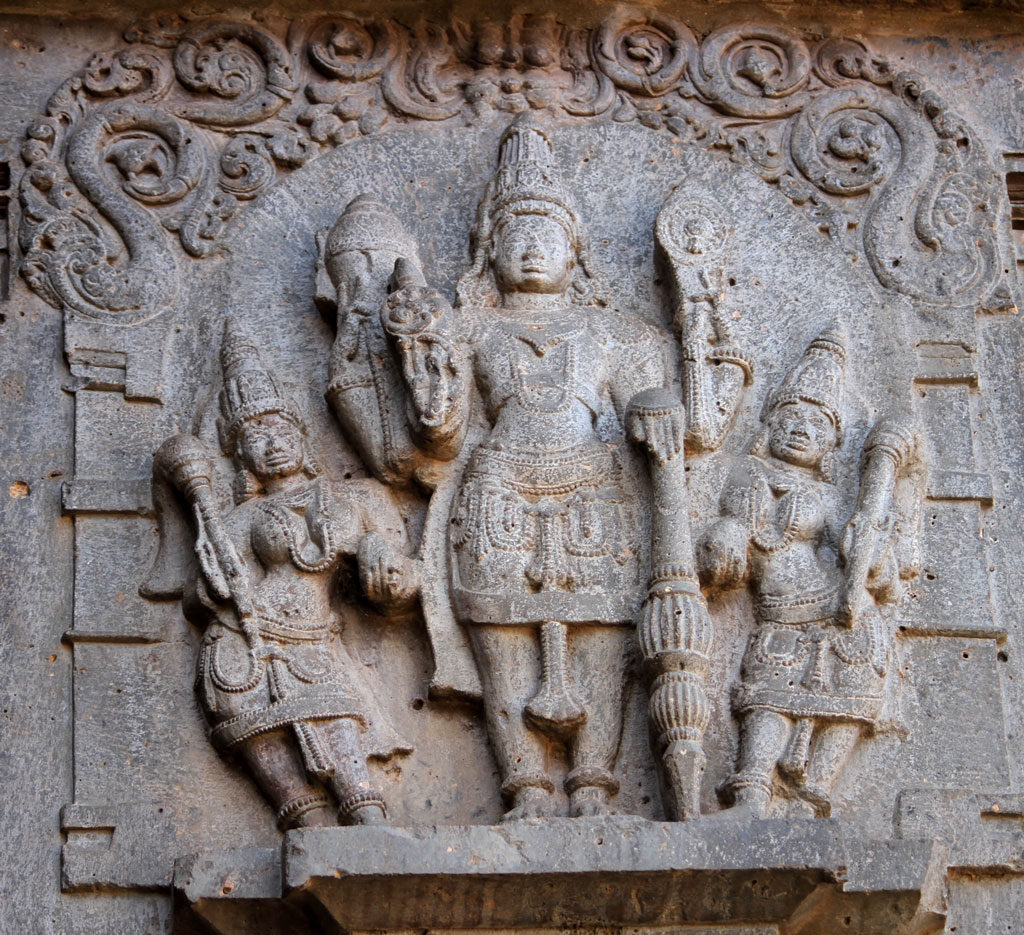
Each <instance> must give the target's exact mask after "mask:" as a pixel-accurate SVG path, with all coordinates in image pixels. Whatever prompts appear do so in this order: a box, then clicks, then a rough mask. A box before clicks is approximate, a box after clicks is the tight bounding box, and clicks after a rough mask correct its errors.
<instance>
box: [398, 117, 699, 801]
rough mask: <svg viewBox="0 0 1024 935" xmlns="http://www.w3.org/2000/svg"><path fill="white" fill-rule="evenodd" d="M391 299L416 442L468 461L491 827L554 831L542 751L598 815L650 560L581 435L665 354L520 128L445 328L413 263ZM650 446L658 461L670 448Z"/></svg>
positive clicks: (610, 474) (659, 438)
mask: <svg viewBox="0 0 1024 935" xmlns="http://www.w3.org/2000/svg"><path fill="white" fill-rule="evenodd" d="M394 285H395V286H396V291H395V292H394V293H393V294H392V295H391V297H390V298H389V299H388V302H387V305H386V307H385V309H384V311H383V316H384V318H383V320H384V327H385V330H386V331H387V333H388V335H389V336H390V339H391V340H392V342H393V345H394V347H395V351H396V354H397V356H398V358H399V360H400V362H401V372H402V377H403V380H404V382H405V386H406V388H407V392H408V397H409V400H410V403H411V412H412V414H413V420H412V425H413V432H414V435H415V436H416V438H417V439H418V440H419V443H420V445H421V446H422V447H423V448H424V449H425V450H426V451H427V452H429V453H430V454H431V455H433V456H434V457H437V458H440V459H452V458H455V457H456V456H457V455H458V454H459V453H460V451H461V452H464V453H465V454H464V457H463V458H462V459H461V462H460V469H461V470H462V476H461V480H460V481H459V484H458V492H457V494H456V495H455V497H454V499H453V507H452V511H451V517H450V526H449V533H448V542H447V546H442V547H446V548H447V549H449V551H450V565H449V570H450V586H451V599H452V600H453V601H454V603H455V607H456V609H457V614H458V617H459V619H460V620H462V621H464V622H465V623H466V624H467V625H468V626H469V628H470V631H471V638H472V645H473V650H474V653H475V656H476V660H477V663H478V665H479V668H480V674H481V680H482V683H483V700H484V707H485V710H486V717H487V724H488V731H489V735H490V738H491V742H492V744H493V747H494V750H495V754H496V756H497V758H498V763H499V768H500V771H501V777H502V791H503V793H504V794H505V796H506V797H507V798H508V800H509V803H510V808H509V811H508V812H507V813H506V815H505V818H506V819H512V818H522V817H528V816H540V815H547V814H551V813H552V810H553V808H554V805H553V800H552V796H551V793H552V792H553V790H554V784H553V780H552V778H551V775H550V772H549V768H548V766H547V762H548V756H547V753H546V744H547V743H548V742H549V741H551V740H554V741H556V742H558V743H563V744H565V745H566V748H567V751H568V756H569V764H570V768H569V773H568V776H567V777H566V779H565V790H566V792H567V793H568V795H569V800H570V806H569V808H570V814H572V815H588V814H599V813H603V812H606V811H608V810H609V809H610V808H611V806H610V800H611V798H612V797H613V796H614V794H615V792H616V789H617V781H616V779H615V775H614V767H615V762H616V757H617V753H618V747H619V740H620V735H621V731H622V687H623V680H624V670H625V665H626V657H627V653H628V651H629V645H630V642H631V640H632V639H633V630H632V624H633V622H634V621H635V619H636V616H637V612H638V609H639V605H640V592H639V586H640V584H641V581H642V575H643V572H642V556H643V554H644V552H645V551H646V547H645V545H644V543H643V542H642V541H641V540H642V533H640V530H641V529H642V528H643V525H642V523H641V522H640V521H639V520H638V518H637V517H638V512H639V511H640V509H641V503H640V497H639V493H638V488H637V486H636V482H635V479H634V478H631V477H630V475H629V473H628V470H627V466H626V465H624V464H623V463H622V460H621V459H620V457H619V456H618V455H617V454H616V452H615V450H614V448H613V447H612V446H611V445H609V444H608V442H606V441H605V440H603V439H602V438H601V437H600V436H599V434H598V432H597V429H596V423H597V420H598V417H599V415H600V413H601V409H602V401H601V400H602V394H607V396H608V397H609V398H610V400H611V402H612V405H613V406H614V408H615V411H616V413H617V414H618V417H619V419H620V420H624V419H625V415H626V409H627V406H628V404H629V402H630V400H631V399H633V398H634V397H636V396H637V394H638V393H640V392H642V391H644V390H650V389H657V388H660V387H664V386H665V385H666V380H667V373H666V364H665V360H664V356H663V352H662V345H661V343H660V342H659V340H658V338H657V336H656V335H655V333H654V332H653V331H652V329H650V328H649V327H648V326H646V325H644V324H643V323H641V322H640V321H638V320H636V319H630V318H627V317H625V316H624V315H622V314H620V313H619V312H617V311H613V310H611V309H609V308H606V307H605V305H604V300H603V299H602V297H601V296H600V293H599V289H598V284H597V279H596V276H595V271H594V270H593V268H592V266H591V263H590V259H589V256H588V254H587V251H586V247H585V242H584V238H583V232H582V227H581V221H580V218H579V215H578V212H577V209H576V207H575V205H574V203H573V200H572V198H571V197H570V195H569V194H568V192H567V191H566V190H565V189H564V187H563V186H562V184H561V182H560V180H559V178H558V175H557V170H556V167H555V163H554V157H553V153H552V147H551V142H550V139H549V137H548V134H547V132H546V131H545V130H544V129H543V128H542V127H541V126H540V125H539V124H537V123H536V122H534V121H532V120H530V119H526V120H519V121H517V122H515V123H514V124H513V125H512V126H511V127H510V128H509V130H508V131H507V132H506V133H505V135H504V136H503V138H502V141H501V154H500V158H499V165H498V170H497V173H496V174H495V176H494V178H493V179H492V181H491V182H490V184H489V185H488V187H487V190H486V192H485V194H484V197H483V199H482V201H481V203H480V209H479V213H478V216H477V224H476V227H475V229H474V232H473V262H472V267H471V268H470V270H469V271H468V272H467V273H466V274H465V275H464V276H463V278H462V280H461V282H460V284H459V302H458V305H457V306H456V308H454V309H453V308H451V307H450V306H449V305H448V303H447V302H446V301H445V300H444V299H443V297H441V296H440V295H439V294H438V293H436V292H434V291H433V290H431V289H429V288H427V287H426V286H425V285H423V279H422V276H421V274H420V272H419V270H418V269H416V268H415V267H414V266H413V265H412V264H410V263H403V262H399V263H397V264H396V270H395V284H394ZM474 385H475V386H476V387H477V388H479V393H480V398H481V403H482V406H481V409H482V411H481V413H480V417H479V418H478V419H477V420H474V409H473V407H472V406H471V402H470V401H471V394H472V390H473V387H474ZM679 428H680V429H681V423H680V424H679ZM647 443H648V444H649V445H650V446H651V447H652V448H653V449H654V451H655V452H656V453H657V456H658V457H659V458H662V459H664V458H667V457H669V456H670V455H671V454H673V453H675V452H676V450H677V449H678V448H681V444H682V438H681V431H677V432H676V433H675V434H673V433H672V432H668V433H659V434H652V435H651V436H650V437H649V438H648V439H647ZM463 465H464V466H463Z"/></svg>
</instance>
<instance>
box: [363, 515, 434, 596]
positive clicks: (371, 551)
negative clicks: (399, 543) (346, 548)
mask: <svg viewBox="0 0 1024 935" xmlns="http://www.w3.org/2000/svg"><path fill="white" fill-rule="evenodd" d="M356 561H357V563H358V566H359V583H360V585H361V586H362V589H363V592H364V593H365V594H366V596H367V597H368V598H369V599H370V600H371V601H372V602H373V603H374V604H378V605H380V606H381V607H387V608H391V609H396V610H397V609H404V608H406V607H409V606H411V605H412V603H413V601H414V600H415V599H416V595H417V594H418V593H419V584H418V582H417V581H416V576H415V574H414V571H413V567H412V563H411V561H410V560H409V559H408V558H406V557H405V556H404V555H399V554H398V553H397V552H395V550H394V549H393V548H392V547H391V546H390V545H389V544H388V542H387V540H386V539H385V538H384V537H383V536H382V535H381V534H380V533H379V532H368V533H366V535H364V536H363V537H362V538H361V539H360V540H359V548H358V551H357V555H356Z"/></svg>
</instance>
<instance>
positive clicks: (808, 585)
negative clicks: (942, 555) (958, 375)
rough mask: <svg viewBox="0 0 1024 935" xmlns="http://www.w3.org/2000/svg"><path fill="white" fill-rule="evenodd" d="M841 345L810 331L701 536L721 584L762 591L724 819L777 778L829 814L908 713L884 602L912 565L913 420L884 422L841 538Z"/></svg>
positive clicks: (737, 699) (763, 802)
mask: <svg viewBox="0 0 1024 935" xmlns="http://www.w3.org/2000/svg"><path fill="white" fill-rule="evenodd" d="M846 354H847V351H846V345H845V341H844V337H843V334H842V331H841V329H839V328H838V327H837V326H833V327H830V328H829V329H826V330H825V331H824V332H822V333H821V334H820V335H819V336H818V337H817V338H815V339H814V341H812V342H811V344H810V346H809V347H808V349H807V351H806V352H805V354H804V356H803V357H802V358H801V360H800V361H799V362H798V363H797V365H796V366H795V367H794V369H793V370H792V371H791V372H790V373H789V375H788V376H787V377H786V379H785V380H784V381H783V383H782V385H781V386H780V387H779V388H778V389H776V390H775V391H774V392H773V393H772V394H771V395H770V396H769V398H768V400H767V401H766V404H765V408H764V411H763V414H762V422H763V426H764V428H763V432H762V433H761V435H760V436H759V437H758V439H757V441H756V443H755V445H754V447H753V449H752V450H751V453H750V455H749V456H747V457H746V458H744V459H742V460H741V461H739V462H738V463H737V464H735V466H734V468H733V470H732V473H731V474H730V476H729V478H728V480H727V482H726V484H725V487H724V489H723V491H722V498H721V510H722V518H721V519H720V520H718V521H717V522H715V523H714V524H713V525H712V526H711V527H710V528H709V529H707V530H706V531H705V532H704V533H703V534H702V535H701V537H700V539H699V541H698V543H697V564H698V568H699V572H700V577H701V581H702V583H703V584H704V585H705V586H706V587H707V588H709V589H710V590H711V592H712V593H715V592H717V591H720V590H722V589H727V588H731V587H734V586H736V585H738V584H741V583H744V582H746V583H748V584H749V585H750V587H751V590H752V592H753V598H754V608H755V609H754V614H755V621H754V630H753V633H752V634H751V637H750V640H749V643H748V646H747V650H746V653H745V655H744V657H743V667H742V676H741V682H740V684H739V685H738V686H736V688H735V691H734V694H733V710H734V711H735V713H736V715H737V716H738V717H739V718H740V719H741V727H740V735H741V736H740V751H739V757H738V763H737V768H736V771H735V772H734V773H733V775H732V776H731V777H730V778H729V779H728V780H727V782H726V783H725V785H724V787H723V789H722V793H723V796H724V797H725V798H726V799H727V800H728V801H731V803H732V807H731V808H730V809H728V810H726V811H725V812H724V813H722V814H723V815H724V816H727V817H729V818H749V817H761V816H764V815H765V814H767V812H768V808H769V806H770V804H771V802H772V798H773V796H774V794H775V792H776V790H777V788H781V789H782V791H784V792H785V793H786V794H787V795H789V796H796V797H799V798H801V799H803V800H805V801H806V802H808V803H810V805H811V806H813V808H814V810H815V812H816V813H817V814H819V815H828V814H830V811H831V802H830V794H831V791H832V786H833V784H834V782H835V780H836V778H837V776H838V775H839V773H840V771H841V770H842V767H843V765H844V763H845V761H846V760H847V758H848V757H849V755H850V753H851V752H852V750H853V748H854V746H855V745H856V744H857V741H858V740H859V738H860V737H861V735H862V734H863V733H864V732H865V731H875V730H882V729H885V728H892V727H893V725H894V724H895V723H896V722H897V713H896V710H895V704H896V698H895V691H896V677H897V671H896V668H897V660H896V655H895V648H894V644H893V636H892V633H891V632H890V631H891V624H890V621H889V619H888V618H887V616H886V615H885V613H884V610H883V605H885V604H890V605H891V604H896V603H898V602H899V601H900V599H901V598H902V597H903V594H904V588H903V581H904V579H907V578H909V577H913V576H914V575H915V574H916V573H917V569H916V567H915V564H914V562H913V559H912V555H913V551H914V549H913V543H914V541H915V537H916V533H917V525H918V524H919V516H918V515H917V511H918V509H919V500H920V496H921V490H922V486H921V485H922V480H923V477H922V473H923V468H922V460H921V455H920V447H919V445H920V443H919V440H918V433H917V429H916V427H915V425H914V424H913V422H912V421H911V420H909V419H908V418H906V417H898V416H886V417H883V418H882V419H880V420H879V422H878V423H877V424H876V425H875V428H874V430H873V431H872V432H871V434H870V435H869V437H868V439H867V441H866V443H865V446H864V460H865V467H864V471H863V475H862V478H861V484H860V493H859V497H858V502H857V507H856V510H855V512H854V514H853V518H852V519H851V520H850V521H849V523H848V524H847V525H846V528H845V531H844V533H843V536H842V539H841V541H840V540H839V539H838V538H837V537H836V536H835V535H834V534H833V530H832V528H830V523H831V522H832V521H833V519H834V516H835V513H836V510H837V503H836V501H837V495H838V492H837V491H836V490H835V487H834V477H835V459H836V454H837V452H838V450H839V447H840V445H841V444H842V438H843V428H844V423H843V418H844V408H845V407H844V395H843V394H844V382H845V373H846ZM830 550H831V552H830ZM837 553H838V554H837ZM837 560H838V561H839V562H841V567H839V566H838V565H837ZM876 602H877V603H876Z"/></svg>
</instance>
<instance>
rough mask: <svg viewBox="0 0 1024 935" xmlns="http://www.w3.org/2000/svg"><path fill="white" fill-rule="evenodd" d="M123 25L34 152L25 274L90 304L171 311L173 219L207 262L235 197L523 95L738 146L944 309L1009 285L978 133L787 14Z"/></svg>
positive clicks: (553, 107) (998, 201)
mask: <svg viewBox="0 0 1024 935" xmlns="http://www.w3.org/2000/svg"><path fill="white" fill-rule="evenodd" d="M126 38H127V39H128V41H129V42H130V43H131V45H130V46H129V47H128V48H125V49H122V50H119V51H115V52H110V53H104V54H102V55H97V56H95V57H94V58H93V59H92V61H90V63H89V64H88V65H87V66H86V68H85V69H83V70H82V71H81V72H79V73H78V74H76V75H74V76H73V77H72V78H70V79H69V80H68V81H66V82H65V83H64V84H63V85H62V86H61V87H60V88H59V89H58V90H57V92H56V93H55V94H54V95H53V97H52V98H51V100H50V102H49V104H48V106H47V111H46V114H45V115H44V116H43V117H41V118H40V119H39V120H38V121H36V122H35V123H34V124H33V125H32V126H30V127H29V129H28V131H27V134H26V140H25V143H24V145H23V149H22V152H23V158H24V160H25V162H26V164H27V166H28V171H26V172H25V174H24V177H23V181H22V184H21V199H22V204H23V208H24V210H23V220H22V225H21V245H22V250H23V253H24V262H23V265H22V274H23V276H24V277H25V279H26V281H27V282H28V283H29V285H30V286H31V288H32V289H33V290H34V291H36V292H37V293H38V294H39V295H40V296H42V297H43V298H44V299H45V300H46V301H48V302H50V303H51V304H53V305H54V306H57V307H61V308H65V309H67V310H69V311H73V312H75V313H77V314H79V315H85V316H88V317H92V318H97V319H100V320H117V321H119V322H121V323H130V322H132V321H137V320H141V319H144V318H146V317H148V316H151V315H153V314H156V313H157V312H159V311H161V310H162V309H163V308H166V307H168V306H169V305H170V303H171V302H172V301H173V298H174V295H175V291H176V283H177V272H176V268H175V261H174V256H173V253H172V250H171V247H170V246H169V244H168V242H167V238H166V234H165V233H164V229H169V230H172V231H176V232H177V234H178V238H179V240H180V242H181V245H182V247H183V249H184V250H185V251H186V252H187V253H188V254H190V255H191V256H196V257H202V256H207V255H209V254H211V253H213V252H215V251H216V250H217V243H218V238H219V237H220V236H221V234H222V232H223V230H224V227H225V224H226V223H227V221H228V220H229V219H230V218H231V216H232V215H233V214H234V213H235V212H236V211H237V209H238V206H239V203H240V202H243V201H245V200H248V199H251V198H254V197H256V196H257V195H259V194H261V193H262V192H264V191H266V190H267V188H269V187H270V186H271V185H273V184H274V182H275V180H276V179H277V177H278V175H279V173H280V172H281V171H283V170H290V169H294V168H296V167H298V166H300V165H302V164H303V163H304V162H305V161H307V160H308V159H310V158H312V157H313V156H315V155H316V154H318V153H320V152H324V151H327V150H328V149H329V148H330V147H332V146H336V145H339V144H342V143H344V142H346V141H347V140H349V139H352V138H355V137H358V136H359V135H361V134H371V133H376V132H379V131H381V130H382V129H384V128H386V126H387V125H388V124H389V123H396V122H405V121H416V120H431V121H438V120H449V119H457V118H459V117H460V116H461V117H462V119H465V120H470V121H471V120H475V119H483V118H486V117H487V116H488V114H491V113H493V112H505V113H517V112H521V111H526V110H544V111H551V112H555V113H558V112H561V113H562V114H564V115H567V116H568V117H569V118H593V117H598V116H605V115H607V116H610V117H612V118H613V119H614V120H615V121H618V122H628V121H633V120H636V121H638V122H640V123H641V124H643V125H644V126H648V127H650V128H652V129H659V130H667V131H668V132H670V133H672V134H673V135H675V136H678V137H680V138H681V139H682V140H683V141H685V142H686V143H688V144H690V145H698V146H701V147H704V148H708V149H713V150H724V151H726V152H728V154H729V155H730V158H732V159H733V160H734V161H736V162H737V163H739V164H741V165H743V166H745V167H746V168H748V169H749V170H751V171H753V172H755V173H756V174H758V175H759V176H761V177H762V178H763V179H765V180H766V181H768V182H770V183H772V184H775V185H778V186H779V188H780V189H781V190H782V191H783V192H784V193H785V194H786V195H787V196H788V197H789V198H790V199H791V200H792V201H794V202H795V203H796V204H798V205H801V206H804V207H805V208H806V210H807V212H808V214H809V215H810V218H811V220H812V221H813V222H814V223H816V224H817V225H818V226H819V227H821V228H822V229H823V230H824V231H826V232H827V233H828V234H830V235H831V236H832V237H834V238H835V239H837V240H839V241H842V242H843V243H844V245H845V246H846V248H847V250H848V251H849V252H863V254H864V255H865V258H866V259H867V261H868V263H869V265H870V268H871V269H872V270H873V272H874V273H875V276H876V277H877V279H878V281H879V282H880V284H881V285H882V286H883V287H884V288H887V289H892V290H895V291H898V292H901V293H904V294H907V295H910V296H913V297H915V298H916V299H917V300H918V301H920V302H923V303H926V304H927V303H945V304H949V303H952V304H955V305H959V306H971V305H973V306H975V307H987V308H998V307H1000V306H1001V305H1006V304H1008V303H1009V301H1010V300H1009V292H1008V290H1007V289H1006V288H1005V286H1003V285H1002V284H1001V283H1000V282H999V271H1000V269H999V245H998V238H997V233H996V231H997V222H998V215H999V206H1000V205H1002V204H1003V202H1004V201H1005V193H1003V192H1002V191H1001V189H1000V187H999V184H998V182H999V180H998V176H997V175H996V173H995V172H994V171H993V169H992V166H991V163H990V160H989V157H988V155H987V154H986V153H985V151H984V149H983V147H982V146H981V144H980V142H979V141H978V138H977V136H976V135H975V134H974V133H973V132H972V131H971V130H970V128H969V127H967V126H966V124H965V123H964V121H963V120H962V118H960V117H959V116H958V115H957V114H955V113H953V112H952V111H950V110H949V108H948V107H947V105H946V104H945V102H944V101H943V100H942V99H941V98H940V97H938V95H936V94H934V93H933V92H930V91H927V90H925V89H924V88H923V87H922V85H921V81H920V79H919V78H918V77H917V76H915V75H913V74H911V73H909V72H900V73H897V72H895V71H894V69H892V68H891V67H890V66H889V65H888V64H886V63H885V62H883V61H880V60H878V59H876V58H874V57H873V56H872V55H871V54H870V52H869V51H868V50H867V48H866V47H865V46H863V45H862V44H861V43H859V42H855V41H852V40H845V39H838V40H827V41H825V42H822V43H819V44H817V45H816V46H813V47H812V46H811V45H810V44H809V43H808V42H807V41H805V40H804V39H803V38H802V37H800V36H798V35H796V34H795V33H792V32H790V31H788V30H785V29H782V28H780V27H776V26H770V27H767V26H760V27H759V26H741V27H726V28H723V29H719V30H716V31H715V32H712V33H711V34H710V35H708V36H707V37H705V38H704V39H703V41H698V40H697V39H696V37H695V36H694V35H693V33H692V32H691V31H690V30H689V29H688V28H687V27H686V26H685V25H683V24H682V23H680V22H678V21H676V20H675V19H673V18H672V17H670V16H668V15H667V14H662V13H651V14H646V13H638V12H636V11H619V12H616V13H614V14H612V15H611V16H610V17H608V18H607V19H606V20H605V22H604V23H602V24H601V25H600V26H598V27H597V28H595V29H592V30H586V29H579V28H570V27H568V26H565V25H563V24H560V23H558V22H557V21H556V20H554V19H553V18H552V17H550V16H546V15H545V16H540V15H530V16H516V17H512V18H511V19H510V20H509V21H508V22H507V23H493V22H490V23H486V22H485V23H476V24H473V25H469V24H466V23H462V22H459V21H453V22H451V23H447V24H439V23H436V22H429V21H421V22H419V23H418V24H416V25H415V26H414V27H411V28H409V27H406V26H404V25H402V24H400V23H398V22H395V21H393V20H388V19H384V18H381V17H370V18H357V17H352V16H342V17H338V18H335V19H333V20H329V21H317V22H313V23H307V24H303V23H301V22H299V23H295V24H293V26H292V28H291V29H290V30H289V33H288V38H287V40H283V39H281V38H278V37H275V36H274V35H272V34H271V33H270V32H268V31H267V30H265V29H264V28H261V27H257V26H255V25H251V24H244V23H225V22H210V21H199V22H197V23H186V22H183V21H180V20H175V21H173V22H166V21H155V22H150V23H144V24H142V25H139V26H136V27H134V28H133V29H131V30H129V31H128V32H127V33H126ZM300 89H301V93H300ZM737 117H739V118H742V120H741V121H740V122H739V123H737V122H736V121H735V119H734V118H737ZM847 241H850V242H849V243H847Z"/></svg>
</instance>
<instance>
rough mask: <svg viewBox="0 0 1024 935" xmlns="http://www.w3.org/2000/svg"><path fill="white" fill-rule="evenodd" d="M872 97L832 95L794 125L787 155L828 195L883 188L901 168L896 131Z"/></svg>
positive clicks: (851, 93) (807, 109)
mask: <svg viewBox="0 0 1024 935" xmlns="http://www.w3.org/2000/svg"><path fill="white" fill-rule="evenodd" d="M887 109H888V108H885V106H884V104H883V103H882V101H881V100H880V98H879V97H878V95H876V94H864V93H862V92H860V91H853V90H850V91H836V92H834V93H832V94H828V95H826V96H825V97H821V98H818V99H817V100H816V101H814V102H813V103H811V104H808V105H807V107H805V108H804V109H803V110H802V111H801V112H800V113H799V114H798V115H797V116H796V118H795V119H794V123H793V130H792V135H791V137H790V149H791V152H792V155H793V161H794V162H795V163H796V165H797V167H798V168H799V169H800V171H801V172H802V173H803V174H804V175H805V176H806V177H807V178H808V179H809V180H810V181H811V182H812V183H813V184H814V185H815V186H817V187H818V188H819V189H821V190H822V191H825V192H828V193H829V194H831V195H859V194H861V193H862V192H866V191H868V190H870V189H871V188H872V187H873V186H875V185H879V184H881V183H882V182H884V181H885V180H886V179H887V178H888V177H889V176H890V175H891V174H892V172H893V170H894V169H895V167H896V166H897V165H898V164H899V162H900V156H901V154H902V153H901V145H900V139H899V134H898V133H897V131H896V128H895V127H894V126H893V125H892V124H891V123H890V122H889V121H888V120H887V119H886V117H885V116H883V111H884V110H887Z"/></svg>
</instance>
